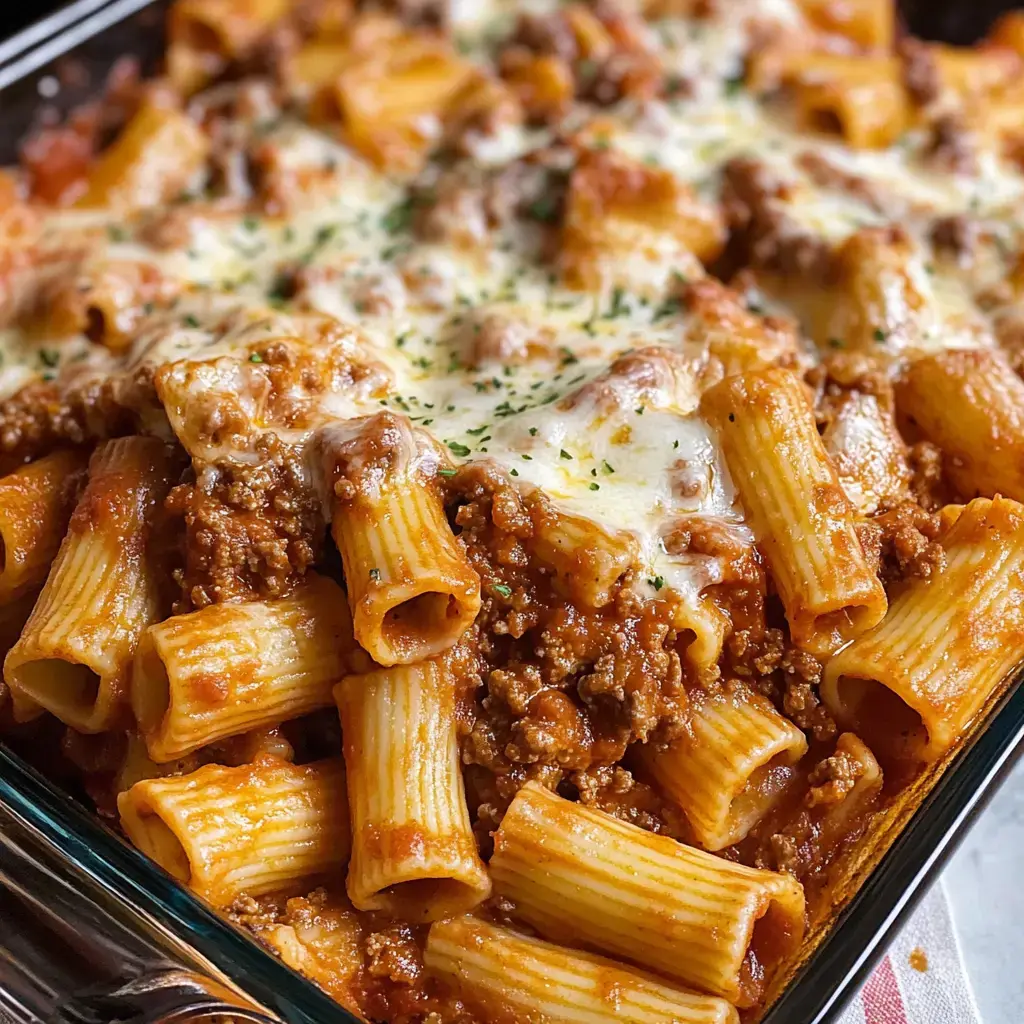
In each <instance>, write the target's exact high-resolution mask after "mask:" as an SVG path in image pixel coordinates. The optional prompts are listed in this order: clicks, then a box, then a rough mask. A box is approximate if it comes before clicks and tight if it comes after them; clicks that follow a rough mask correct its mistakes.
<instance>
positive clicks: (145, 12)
mask: <svg viewBox="0 0 1024 1024" xmlns="http://www.w3.org/2000/svg"><path fill="white" fill-rule="evenodd" d="M164 6H165V3H163V2H161V0H113V2H111V0H78V2H76V3H73V4H71V5H69V6H68V7H66V8H64V9H63V10H61V11H59V12H58V13H57V14H55V15H52V16H51V17H49V18H47V19H45V20H44V21H43V22H39V23H37V24H36V25H33V26H32V27H31V28H30V29H28V30H27V31H25V32H23V33H21V34H20V35H19V36H17V37H15V38H13V39H11V40H8V41H7V42H4V43H0V117H2V118H3V122H4V129H5V130H4V132H3V133H0V161H2V162H8V161H10V160H11V159H13V158H14V156H15V147H16V143H17V140H18V139H19V138H20V137H21V136H22V135H23V134H24V133H25V132H26V131H27V130H28V129H29V128H30V127H31V125H32V124H33V122H34V119H35V118H37V117H38V115H39V112H40V110H42V109H43V108H44V107H46V106H47V105H49V106H51V107H53V106H55V107H56V108H57V109H58V110H61V109H67V108H69V107H71V106H74V105H76V104H78V103H81V102H82V101H83V100H85V99H87V98H88V97H89V90H90V87H95V85H96V84H97V83H98V82H100V81H102V76H103V74H104V73H105V71H106V70H107V69H108V68H109V66H110V64H111V63H112V60H113V59H114V58H115V57H116V56H119V55H121V54H125V53H129V54H133V55H135V56H138V57H140V58H141V59H142V61H143V64H144V65H145V63H146V62H147V60H149V59H150V58H155V57H156V55H157V54H159V52H160V50H161V29H160V25H161V21H162V17H161V15H162V8H163V7H164ZM69 57H70V58H71V59H73V61H74V65H73V69H72V70H70V71H69V68H71V67H72V66H71V65H69ZM83 71H84V74H83ZM90 71H92V72H94V74H92V75H90ZM1022 682H1024V671H1018V673H1017V674H1016V675H1015V676H1014V677H1013V679H1011V680H1010V681H1009V682H1008V685H1006V686H1005V687H1004V688H1003V691H1002V694H1001V696H999V697H998V699H996V700H994V701H993V702H992V703H991V704H990V706H989V707H988V708H987V709H986V712H985V713H984V714H983V715H982V716H980V717H979V722H978V723H977V725H976V727H975V728H974V730H973V732H972V733H971V735H969V736H968V737H967V738H966V740H965V742H963V743H962V744H961V745H960V746H959V748H958V749H957V750H956V752H955V754H953V755H952V756H950V757H948V758H947V759H945V760H944V761H943V762H940V763H939V764H938V765H936V766H934V768H933V769H932V770H931V771H929V772H928V773H927V774H926V775H925V777H923V778H922V779H921V780H920V781H919V783H918V784H915V786H914V787H913V792H912V794H911V799H910V800H908V801H906V802H905V806H903V807H902V808H899V809H897V811H896V812H895V813H893V814H888V813H887V815H886V818H885V822H884V824H883V827H882V830H881V834H880V835H879V836H877V837H875V838H874V841H873V843H872V844H871V846H870V848H868V851H867V853H866V854H865V855H864V856H861V857H860V858H859V862H858V863H857V864H856V865H855V866H854V868H853V869H852V870H851V871H850V872H849V876H848V878H847V879H845V880H844V887H843V890H842V891H843V892H845V893H852V895H850V896H849V898H848V899H847V901H846V903H845V906H844V907H843V909H842V911H841V912H840V913H839V914H838V916H837V917H835V918H833V919H832V920H831V921H830V922H829V926H828V927H822V928H820V929H818V931H817V932H816V933H813V934H812V935H811V936H810V937H809V940H808V942H807V943H806V944H805V948H804V953H803V957H802V959H801V961H800V962H799V963H798V964H796V965H794V966H793V967H791V969H790V971H789V972H788V977H787V979H786V986H785V988H784V990H783V991H782V992H781V994H780V995H778V997H777V998H776V1000H775V1002H774V1004H773V1005H772V1006H771V1008H770V1010H769V1011H768V1012H767V1013H766V1015H765V1016H764V1017H763V1018H762V1024H824V1022H827V1021H830V1020H833V1019H835V1017H836V1016H837V1015H838V1014H839V1012H840V1011H841V1009H842V1008H843V1006H844V1005H845V1004H846V1002H847V1001H848V1000H849V999H851V998H852V997H853V996H854V994H855V993H856V992H857V991H858V989H859V986H860V985H861V984H862V982H863V981H864V980H865V978H866V976H867V974H868V973H869V972H870V970H871V969H872V967H873V966H874V964H875V962H876V961H877V959H878V958H879V957H880V956H881V954H882V953H883V952H884V950H885V947H886V943H887V941H888V939H889V938H890V937H891V936H892V935H893V934H894V932H895V930H896V928H897V927H898V925H899V924H900V923H901V922H902V920H903V919H904V918H905V917H906V915H907V914H909V912H910V911H911V910H912V909H913V908H914V906H915V905H916V904H917V902H918V901H919V900H920V898H921V897H922V896H923V895H924V894H925V892H926V891H927V889H928V885H929V883H930V882H931V881H932V880H934V878H935V877H936V875H937V873H938V871H939V870H940V868H941V867H942V865H943V864H944V863H945V860H946V859H947V858H948V856H949V855H950V854H951V853H952V852H953V850H954V849H955V848H956V846H957V844H958V843H959V841H960V840H961V839H962V838H963V837H964V835H965V834H966V832H967V829H968V828H969V827H970V825H971V823H972V821H973V820H974V818H975V817H976V816H977V814H978V813H979V812H980V810H981V809H982V808H983V807H984V806H985V804H986V803H987V801H988V800H989V799H990V798H991V796H992V795H993V794H994V793H995V791H996V789H997V788H998V786H999V784H1000V783H1001V781H1002V779H1003V778H1004V777H1005V775H1006V774H1007V773H1008V771H1009V769H1010V768H1011V767H1012V765H1013V763H1014V761H1015V760H1016V757H1017V756H1018V755H1019V753H1020V752H1021V750H1024V688H1022V687H1021V685H1020V684H1021V683H1022ZM5 821H12V822H16V823H17V826H18V828H22V829H24V830H26V831H27V833H29V834H31V836H32V841H33V842H34V843H35V844H37V847H38V849H39V850H40V851H45V856H46V857H47V858H50V859H51V861H52V863H53V864H54V865H57V866H58V867H57V871H58V873H59V874H60V876H62V877H64V878H66V879H67V880H69V881H70V882H71V883H72V884H76V883H77V887H78V888H79V890H80V891H81V893H83V894H84V895H85V896H86V897H87V898H88V899H90V900H93V901H95V902H96V903H97V905H99V904H100V903H102V904H103V905H104V907H105V908H106V909H105V911H104V913H106V914H107V915H108V918H109V916H110V915H111V914H113V916H115V917H119V918H120V925H121V926H123V927H127V928H132V929H137V930H138V931H140V932H143V933H146V934H150V935H156V936H160V937H162V939H161V942H160V945H161V948H173V949H174V951H175V955H176V956H177V957H178V959H179V961H183V962H186V963H189V964H191V965H193V966H197V968H198V969H199V970H203V971H206V972H208V973H209V974H210V975H212V976H216V975H217V974H220V975H222V976H223V977H224V978H226V979H229V980H230V981H231V982H233V983H234V985H236V986H237V987H238V988H239V989H241V990H243V991H244V992H245V993H246V994H247V995H248V996H249V997H251V998H252V999H253V1000H255V1002H256V1003H258V1004H259V1006H260V1007H262V1008H264V1009H266V1010H267V1011H269V1012H270V1013H271V1014H274V1015H276V1016H277V1017H279V1018H280V1019H281V1020H282V1021H287V1022H292V1024H334V1022H338V1024H341V1022H346V1024H349V1022H351V1024H355V1022H356V1018H355V1017H353V1016H352V1015H351V1014H349V1013H348V1012H347V1011H345V1010H344V1009H343V1008H342V1007H341V1006H340V1005H338V1004H337V1003H336V1002H334V1001H333V1000H332V999H330V998H329V997H328V996H327V995H325V994H324V993H323V992H321V991H320V990H319V989H318V988H317V987H316V986H315V985H313V984H312V983H311V982H309V981H307V980H306V979H305V978H303V977H302V976H300V975H299V974H297V973H296V972H294V971H292V970H291V969H290V968H288V967H287V966H285V965H284V964H283V963H281V962H280V961H279V960H277V959H276V958H275V957H274V956H272V955H271V954H269V953H268V952H266V951H265V950H264V949H262V948H261V947H260V946H259V945H258V944H257V943H256V942H255V941H254V940H252V939H251V938H249V937H248V936H247V935H246V934H245V933H244V932H242V931H241V930H240V929H237V928H235V927H234V926H233V925H231V924H230V923H229V922H227V921H226V920H224V919H222V918H221V917H219V916H218V915H217V914H215V913H214V912H213V911H212V910H210V909H209V908H208V907H207V906H206V905H205V904H203V903H202V902H200V901H199V900H198V899H196V898H195V897H194V896H192V895H191V894H190V893H189V892H188V891H187V890H185V889H184V888H183V887H182V886H180V885H178V884H177V883H176V882H174V881H173V880H172V879H171V878H170V877H169V876H168V875H166V874H165V873H164V872H163V871H161V870H160V869H159V868H157V867H156V866H155V865H153V864H152V863H151V862H149V861H148V860H147V859H146V858H145V857H144V856H143V855H142V854H140V853H139V852H137V851H136V850H135V849H133V848H131V847H130V846H129V845H128V844H127V843H125V842H124V841H123V840H122V839H121V838H120V837H119V836H118V835H116V834H115V833H114V832H113V831H111V830H110V829H108V828H107V827H105V826H104V825H103V824H102V822H101V821H100V820H99V819H97V818H96V817H94V816H93V815H92V814H90V813H89V812H88V811H87V810H86V809H85V808H83V807H82V806H81V805H79V804H78V803H76V802H75V801H74V800H73V799H72V798H71V797H69V796H67V795H66V794H64V793H62V792H61V791H59V790H58V789H57V788H56V787H55V786H54V785H53V784H51V783H50V782H48V781H47V780H46V779H44V778H43V777H42V776H41V775H39V774H38V773H37V772H35V771H34V770H33V769H32V768H30V767H28V766H27V765H26V764H25V763H24V762H23V761H21V759H20V758H18V757H17V756H16V755H15V754H14V753H13V752H11V751H10V750H8V749H7V748H6V747H4V746H3V745H2V744H0V834H2V833H3V829H4V823H5ZM42 856H43V854H42V853H41V854H40V857H42ZM2 869H3V861H2V859H0V879H2V876H3V870H2ZM36 895H37V896H39V897H40V898H43V897H44V896H45V895H46V894H45V893H44V892H39V893H36ZM118 908H120V909H119V910H118ZM96 920H97V921H98V920H100V917H99V916H98V917H97V918H96ZM97 927H98V926H97ZM97 938H98V936H97ZM2 952H3V951H2V950H0V953H2ZM2 982H3V979H2V977H0V987H2ZM2 1009H3V1004H2V1000H0V1019H2V1018H3V1013H2ZM60 1019H64V1018H60ZM76 1019H77V1018H76ZM175 1019H177V1018H175ZM245 1019H262V1018H256V1017H253V1018H249V1017H246V1018H245Z"/></svg>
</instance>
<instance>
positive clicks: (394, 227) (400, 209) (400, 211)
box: [380, 196, 415, 235]
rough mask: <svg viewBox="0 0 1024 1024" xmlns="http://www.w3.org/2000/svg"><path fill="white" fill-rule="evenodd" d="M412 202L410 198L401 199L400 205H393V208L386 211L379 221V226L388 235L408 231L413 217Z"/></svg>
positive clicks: (413, 204)
mask: <svg viewBox="0 0 1024 1024" xmlns="http://www.w3.org/2000/svg"><path fill="white" fill-rule="evenodd" d="M414 206H415V203H414V202H413V199H412V196H409V197H408V198H406V199H403V200H402V201H401V202H400V203H395V205H394V206H392V207H391V209H390V210H388V212H387V213H385V214H384V216H383V217H381V219H380V226H381V227H382V228H383V229H384V230H385V231H386V232H387V233H388V234H389V235H397V234H398V233H399V232H401V231H408V230H409V228H410V227H412V217H413V207H414Z"/></svg>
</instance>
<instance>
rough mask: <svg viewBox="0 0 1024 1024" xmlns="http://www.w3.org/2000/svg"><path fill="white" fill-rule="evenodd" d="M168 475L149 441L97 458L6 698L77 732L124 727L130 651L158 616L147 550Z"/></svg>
mask: <svg viewBox="0 0 1024 1024" xmlns="http://www.w3.org/2000/svg"><path fill="white" fill-rule="evenodd" d="M171 470H172V466H171V454H170V449H169V447H168V446H167V445H165V444H164V443H163V442H162V441H160V440H158V439H156V438H153V437H123V438H119V439H118V440H116V441H107V442H106V443H104V444H102V445H100V447H99V448H97V450H96V451H95V453H94V454H93V456H92V459H91V460H90V462H89V483H88V484H87V486H86V488H85V491H84V493H83V495H82V498H81V500H80V501H79V502H78V505H77V506H76V508H75V511H74V514H73V515H72V516H71V522H70V524H69V526H68V532H67V536H66V537H65V538H64V541H63V543H62V544H61V547H60V551H59V552H58V554H57V557H56V558H55V559H54V562H53V565H52V566H51V568H50V573H49V576H48V577H47V580H46V584H45V586H44V587H43V590H42V593H41V594H40V595H39V600H38V601H37V602H36V605H35V608H34V609H33V610H32V615H31V616H30V618H29V620H28V622H27V623H26V624H25V628H24V630H23V631H22V634H21V639H20V640H19V641H18V643H17V644H15V646H14V647H13V648H12V650H11V651H10V652H9V653H8V655H7V658H6V660H5V662H4V678H5V679H6V681H7V685H8V686H10V688H11V689H12V690H13V691H18V693H19V694H20V695H21V696H22V697H23V698H27V699H28V700H31V701H35V703H37V704H39V705H41V706H42V707H44V708H46V709H47V710H48V711H50V712H52V713H53V714H54V715H56V716H57V717H58V718H59V719H60V720H61V721H62V722H65V723H66V724H67V725H70V726H71V727H72V728H74V729H78V730H79V731H80V732H100V731H102V730H104V729H110V728H113V727H114V726H115V725H116V724H117V723H118V721H120V720H121V719H122V718H123V717H126V713H127V707H126V705H127V702H128V692H127V690H128V687H127V682H128V680H127V676H128V669H129V666H130V665H131V660H132V657H133V656H134V654H135V647H136V644H137V643H138V639H139V636H140V635H141V633H142V631H143V630H144V629H145V628H146V627H147V626H148V625H149V624H150V623H151V622H153V621H155V620H156V619H158V618H159V617H160V613H161V607H160V605H161V601H160V595H159V591H158V585H157V579H156V576H155V573H154V571H153V570H152V568H151V566H150V565H149V557H148V552H147V547H148V542H149V534H150V527H151V525H152V520H153V516H154V513H155V511H156V509H157V507H158V505H159V503H160V502H161V501H162V500H163V498H164V496H165V495H166V493H167V491H168V490H169V488H170V485H171V482H172V481H171V476H172V472H171Z"/></svg>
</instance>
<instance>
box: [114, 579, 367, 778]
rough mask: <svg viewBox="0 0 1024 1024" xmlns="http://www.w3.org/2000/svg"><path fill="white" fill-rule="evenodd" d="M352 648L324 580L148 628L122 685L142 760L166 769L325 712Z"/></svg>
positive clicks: (343, 604)
mask: <svg viewBox="0 0 1024 1024" xmlns="http://www.w3.org/2000/svg"><path fill="white" fill-rule="evenodd" d="M354 648H355V638H354V636H353V635H352V617H351V615H350V613H349V609H348V599H347V598H346V596H345V592H344V591H343V590H342V589H341V587H339V586H338V585H337V583H334V582H333V581H332V580H329V579H327V578H325V577H310V578H309V580H308V581H307V582H306V583H304V584H303V586H302V587H300V588H299V589H298V590H297V591H295V593H293V594H292V595H291V596H289V597H286V598H283V599H281V600H277V601H266V602H262V601H252V602H247V603H245V604H218V605H209V606H208V607H206V608H203V609H201V610H200V611H197V612H192V613H190V614H188V615H176V616H174V617H173V618H170V619H167V620H165V621H164V622H160V623H157V624H155V625H153V626H150V627H149V629H147V630H146V632H145V633H144V634H143V636H142V640H141V641H140V643H139V648H138V651H137V652H136V655H135V665H134V671H133V673H132V684H131V690H132V707H133V708H134V711H135V717H136V719H137V720H138V723H139V728H140V730H141V731H142V734H143V737H144V738H145V740H146V746H147V748H148V749H149V754H150V756H151V757H152V758H153V759H154V760H155V761H158V762H163V761H171V760H174V759H175V758H179V757H182V756H183V755H185V754H188V753H190V752H191V751H193V750H196V749H198V748H199V747H201V746H204V745H206V744H207V743H212V742H213V741H214V740H219V739H223V738H224V737H226V736H237V735H238V734H239V733H243V732H248V731H249V730H251V729H258V728H262V727H263V726H267V725H274V724H277V723H279V722H283V721H286V720H288V719H290V718H297V717H299V716H300V715H304V714H307V713H308V712H310V711H315V710H316V709H317V708H322V707H330V706H331V705H332V704H333V703H334V698H333V697H332V695H331V690H332V687H333V686H334V684H335V683H337V682H338V680H340V679H341V678H342V677H343V676H344V675H346V674H347V673H348V672H349V671H351V669H352V667H353V666H352V665H351V663H350V655H351V654H352V651H353V649H354ZM362 657H363V658H364V659H365V658H366V656H365V655H362ZM367 660H368V659H367Z"/></svg>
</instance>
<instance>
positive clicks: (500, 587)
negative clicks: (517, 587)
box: [491, 583, 512, 597]
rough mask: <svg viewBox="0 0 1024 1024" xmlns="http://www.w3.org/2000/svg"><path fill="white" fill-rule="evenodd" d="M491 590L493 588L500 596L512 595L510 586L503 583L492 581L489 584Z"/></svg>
mask: <svg viewBox="0 0 1024 1024" xmlns="http://www.w3.org/2000/svg"><path fill="white" fill-rule="evenodd" d="M491 590H493V591H494V592H495V593H496V594H499V595H500V596H501V597H511V596H512V588H511V587H510V586H508V585H507V584H505V583H494V584H492V586H491Z"/></svg>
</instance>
